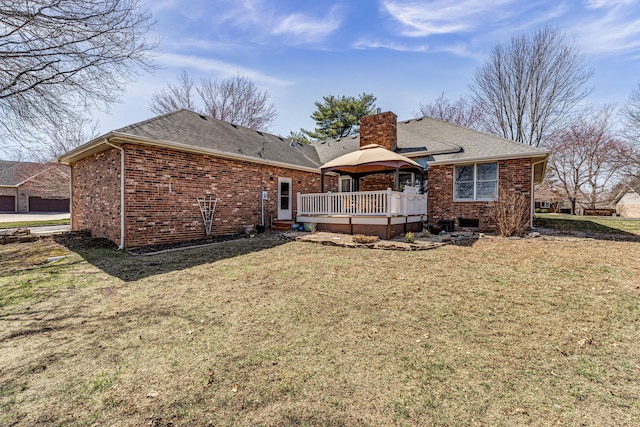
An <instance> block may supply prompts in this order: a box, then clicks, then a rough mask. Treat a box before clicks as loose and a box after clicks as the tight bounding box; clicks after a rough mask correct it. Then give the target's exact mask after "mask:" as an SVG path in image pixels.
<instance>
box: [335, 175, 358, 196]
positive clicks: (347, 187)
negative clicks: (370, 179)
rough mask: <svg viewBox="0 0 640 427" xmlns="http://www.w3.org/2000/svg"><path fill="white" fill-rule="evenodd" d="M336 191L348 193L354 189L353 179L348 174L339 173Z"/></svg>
mask: <svg viewBox="0 0 640 427" xmlns="http://www.w3.org/2000/svg"><path fill="white" fill-rule="evenodd" d="M338 185H339V188H338V191H339V192H341V193H349V192H351V191H355V181H354V180H353V178H351V177H350V176H348V175H341V176H340V179H339V180H338Z"/></svg>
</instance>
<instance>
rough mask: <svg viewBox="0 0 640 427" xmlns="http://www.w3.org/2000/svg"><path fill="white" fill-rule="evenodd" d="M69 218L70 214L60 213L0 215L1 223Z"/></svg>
mask: <svg viewBox="0 0 640 427" xmlns="http://www.w3.org/2000/svg"><path fill="white" fill-rule="evenodd" d="M66 218H69V213H59V212H29V213H0V222H22V221H48V220H54V219H66Z"/></svg>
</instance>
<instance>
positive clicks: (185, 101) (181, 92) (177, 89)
mask: <svg viewBox="0 0 640 427" xmlns="http://www.w3.org/2000/svg"><path fill="white" fill-rule="evenodd" d="M194 85H195V82H194V81H193V79H192V78H191V77H189V74H187V72H186V71H184V70H182V71H181V72H180V75H179V76H178V82H177V84H175V85H172V84H171V83H167V87H166V88H165V89H162V90H161V91H159V92H156V93H154V94H153V95H152V96H151V101H149V109H150V110H151V111H152V112H154V113H156V114H164V113H169V112H172V111H177V110H180V109H181V108H184V109H185V110H190V111H196V110H198V101H197V99H196V95H197V92H196V90H195V89H194Z"/></svg>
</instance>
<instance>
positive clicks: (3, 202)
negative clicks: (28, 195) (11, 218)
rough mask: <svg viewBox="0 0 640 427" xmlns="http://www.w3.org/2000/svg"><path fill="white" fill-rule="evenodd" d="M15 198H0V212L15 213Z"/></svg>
mask: <svg viewBox="0 0 640 427" xmlns="http://www.w3.org/2000/svg"><path fill="white" fill-rule="evenodd" d="M15 210H16V196H0V212H15Z"/></svg>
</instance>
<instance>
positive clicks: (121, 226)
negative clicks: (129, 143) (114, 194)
mask: <svg viewBox="0 0 640 427" xmlns="http://www.w3.org/2000/svg"><path fill="white" fill-rule="evenodd" d="M105 144H107V145H108V146H110V147H113V148H115V149H116V150H120V246H118V250H119V251H121V250H123V249H124V148H122V147H118V146H117V145H113V144H112V143H110V142H109V140H108V139H107V140H105Z"/></svg>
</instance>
